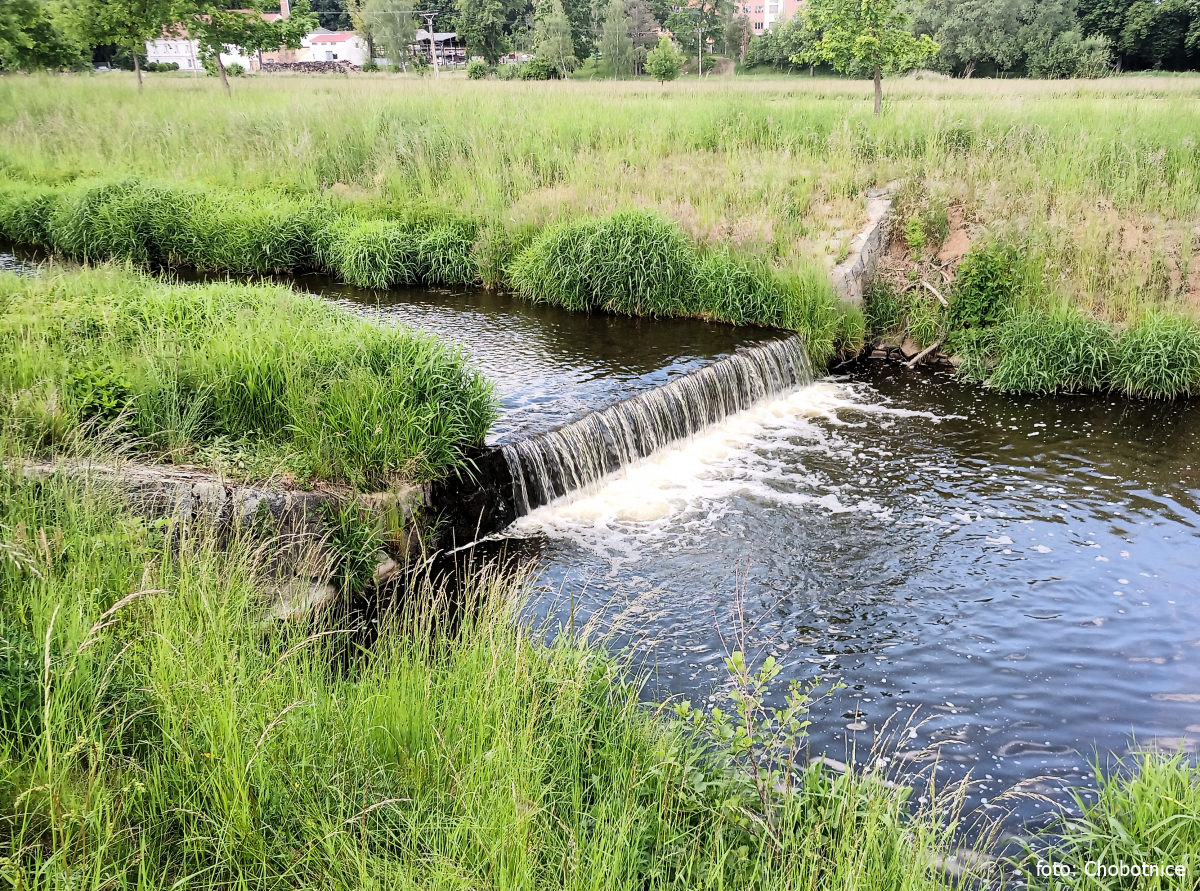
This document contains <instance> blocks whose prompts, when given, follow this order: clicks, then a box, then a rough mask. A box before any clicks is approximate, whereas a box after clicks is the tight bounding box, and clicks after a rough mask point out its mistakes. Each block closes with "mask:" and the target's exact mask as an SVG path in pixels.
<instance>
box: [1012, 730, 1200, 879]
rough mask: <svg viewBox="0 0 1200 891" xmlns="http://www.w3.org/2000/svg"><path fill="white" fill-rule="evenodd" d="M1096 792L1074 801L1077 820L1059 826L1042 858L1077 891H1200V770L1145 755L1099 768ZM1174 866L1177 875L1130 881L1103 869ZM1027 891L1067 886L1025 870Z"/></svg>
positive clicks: (1174, 758) (1172, 758)
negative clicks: (1128, 890)
mask: <svg viewBox="0 0 1200 891" xmlns="http://www.w3.org/2000/svg"><path fill="white" fill-rule="evenodd" d="M1096 785H1097V787H1098V789H1099V793H1098V795H1097V797H1096V798H1095V799H1094V800H1088V799H1085V798H1083V797H1079V796H1077V799H1076V804H1077V806H1078V809H1079V812H1080V816H1079V817H1078V818H1075V819H1064V820H1063V821H1062V822H1061V824H1060V825H1059V826H1056V827H1054V829H1053V830H1052V834H1057V836H1058V837H1057V838H1055V844H1054V846H1053V848H1052V849H1051V850H1050V851H1049V852H1044V853H1042V854H1040V857H1041V858H1042V859H1046V860H1049V861H1052V862H1054V863H1055V864H1058V865H1059V867H1060V868H1064V869H1065V870H1067V871H1069V874H1070V880H1069V883H1070V887H1071V888H1073V889H1078V891H1116V889H1124V888H1139V889H1145V891H1168V889H1170V891H1176V889H1193V888H1196V887H1200V765H1197V764H1196V763H1195V761H1194V760H1193V759H1190V758H1189V757H1188V756H1187V755H1185V754H1183V753H1180V754H1176V755H1162V754H1149V753H1147V754H1141V755H1138V756H1135V757H1133V758H1131V759H1129V760H1128V761H1124V762H1118V763H1117V764H1115V765H1113V766H1112V767H1111V768H1109V769H1101V768H1100V766H1099V765H1098V766H1097V768H1096ZM1122 864H1124V865H1126V866H1127V867H1142V866H1157V867H1159V868H1160V869H1161V868H1162V867H1165V866H1170V867H1173V868H1176V869H1181V872H1179V873H1178V874H1175V875H1167V874H1163V873H1161V872H1160V874H1159V875H1156V876H1147V877H1132V878H1131V877H1130V876H1129V875H1128V874H1126V875H1124V876H1122V875H1120V874H1119V873H1118V874H1115V875H1108V874H1102V873H1100V871H1099V869H1098V868H1097V867H1098V866H1104V867H1113V868H1117V869H1118V870H1119V868H1120V866H1121V865H1122ZM1026 878H1027V879H1028V881H1029V887H1032V888H1035V889H1042V888H1047V889H1049V888H1057V887H1062V884H1061V883H1062V880H1061V879H1059V880H1053V879H1050V878H1048V877H1046V876H1044V875H1043V876H1039V875H1038V872H1037V870H1036V868H1032V867H1029V868H1027V869H1026Z"/></svg>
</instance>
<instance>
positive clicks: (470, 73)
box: [467, 59, 492, 80]
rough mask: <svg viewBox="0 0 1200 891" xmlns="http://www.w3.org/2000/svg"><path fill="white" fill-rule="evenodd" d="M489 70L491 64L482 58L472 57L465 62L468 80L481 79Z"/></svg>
mask: <svg viewBox="0 0 1200 891" xmlns="http://www.w3.org/2000/svg"><path fill="white" fill-rule="evenodd" d="M491 71H492V69H491V66H489V65H488V63H487V62H485V61H483V59H472V60H471V61H470V62H468V63H467V78H468V79H470V80H483V79H484V78H485V77H487V76H488V75H489V74H490V73H491Z"/></svg>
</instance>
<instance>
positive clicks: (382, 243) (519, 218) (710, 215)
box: [0, 76, 1200, 396]
mask: <svg viewBox="0 0 1200 891" xmlns="http://www.w3.org/2000/svg"><path fill="white" fill-rule="evenodd" d="M866 96H867V85H865V84H859V83H855V82H848V81H843V80H829V79H816V80H813V81H808V80H806V79H804V78H791V79H780V80H769V79H764V78H753V79H749V80H746V81H742V80H739V79H736V78H735V79H729V78H725V79H711V80H708V81H705V82H703V83H694V82H688V81H685V82H680V83H677V84H673V85H670V86H666V87H663V86H660V85H647V84H641V83H627V82H622V83H603V84H601V83H562V84H527V83H508V82H505V83H498V82H466V81H462V80H449V81H447V82H444V83H433V82H426V81H419V80H415V79H408V80H404V79H389V78H387V77H385V76H378V77H366V76H364V77H361V78H355V79H354V80H353V81H348V80H345V79H340V80H335V79H325V80H323V79H321V78H302V77H294V78H292V77H289V78H280V79H268V78H255V79H249V80H247V81H245V82H239V84H238V89H237V90H236V91H235V93H234V96H233V98H232V99H231V100H228V101H227V100H225V99H224V98H223V97H221V96H220V95H219V94H218V92H217V90H216V86H215V84H214V83H212V82H209V81H207V80H204V79H200V80H193V79H188V78H181V77H156V78H151V81H150V84H149V87H148V89H147V90H146V92H145V93H144V94H143V95H142V96H138V95H136V94H135V91H134V88H133V86H132V83H129V82H126V81H125V80H121V79H112V78H107V77H106V78H48V77H45V78H24V77H17V78H11V77H10V78H6V79H4V80H2V81H0V125H3V126H2V129H0V235H7V237H9V238H10V239H13V240H34V241H36V240H37V238H38V232H39V231H41V236H40V237H41V238H42V239H43V240H48V241H49V242H50V243H51V246H58V247H60V248H62V249H65V250H67V251H70V252H75V253H88V255H89V256H95V255H96V253H100V254H111V253H114V252H115V253H117V254H119V255H126V256H132V257H133V258H134V259H138V256H139V254H141V255H146V254H151V255H153V256H149V258H148V259H150V260H152V261H158V262H183V263H193V264H195V265H204V266H209V267H211V268H217V269H230V270H231V271H250V272H254V271H264V270H267V269H270V268H295V267H297V266H305V265H318V266H321V265H324V266H325V267H326V268H329V269H330V270H332V271H333V272H334V273H335V274H338V275H340V276H342V277H343V278H345V279H346V280H348V281H352V282H356V283H362V284H368V285H385V284H388V283H389V282H394V281H446V282H459V281H464V280H467V279H475V280H479V281H482V282H484V283H486V284H489V285H492V286H500V287H510V288H513V289H515V290H518V291H520V292H522V293H525V294H526V296H528V297H530V298H532V299H541V300H553V301H557V302H562V303H564V304H566V305H570V306H575V307H577V308H586V309H596V308H601V309H609V310H616V311H629V312H638V313H648V314H675V313H684V314H693V315H707V316H710V317H715V318H725V319H729V320H731V321H741V322H757V323H763V324H776V325H783V326H786V327H794V328H797V329H799V330H803V331H806V333H809V334H810V335H811V337H812V339H813V341H814V344H813V347H814V351H815V352H817V353H825V354H830V353H832V352H834V351H842V352H845V351H847V350H854V349H856V348H857V346H858V345H859V344H860V343H861V341H862V338H863V326H862V321H861V319H858V318H856V317H855V316H854V314H851V315H850V316H848V317H846V318H844V319H843V320H842V321H841V322H838V323H831V322H830V321H829V320H828V318H827V316H828V315H829V313H828V311H822V312H818V313H816V315H817V316H819V317H820V319H821V322H820V324H819V325H815V326H811V330H810V325H809V324H808V322H807V320H808V319H809V318H811V317H812V316H813V315H814V312H813V310H812V308H813V307H814V306H816V305H818V304H830V302H831V298H830V296H829V294H828V293H827V290H826V289H823V288H822V287H821V285H820V278H821V277H820V276H819V275H818V274H817V273H818V272H820V271H821V270H823V269H825V268H827V267H828V266H830V265H831V264H832V263H834V262H835V261H836V260H838V259H840V258H841V257H842V256H843V255H844V253H845V251H846V248H847V245H848V242H849V239H850V237H851V235H852V234H853V233H854V232H855V231H856V230H857V228H858V227H859V225H860V222H861V217H862V212H863V198H862V192H863V190H864V189H866V188H869V187H879V186H884V185H887V184H889V183H893V184H896V189H897V201H896V208H895V211H896V213H895V215H894V225H893V239H892V252H891V257H890V259H889V261H888V264H887V267H888V281H889V283H890V286H891V287H890V289H889V293H888V294H887V295H885V297H884V299H883V301H882V302H883V303H884V304H885V306H884V307H883V310H882V311H877V312H874V313H871V314H870V315H871V319H870V320H869V321H870V323H871V328H872V331H871V333H872V334H874V335H876V336H881V337H885V338H887V337H891V338H895V339H896V340H902V339H903V338H904V336H905V335H906V334H907V335H909V336H912V337H914V339H915V340H916V341H917V342H919V343H920V344H921V345H924V344H925V343H931V342H933V341H935V340H945V341H947V346H948V348H951V349H952V350H953V351H955V352H958V353H960V354H961V356H962V358H963V359H964V360H965V362H964V366H963V368H964V372H965V373H967V374H972V375H974V376H975V377H977V378H979V379H981V380H988V381H989V382H990V383H992V384H994V385H997V386H1001V387H1004V388H1007V389H1014V390H1033V391H1042V390H1047V389H1054V388H1060V387H1061V388H1087V387H1100V388H1111V389H1116V390H1120V391H1124V392H1128V393H1130V394H1134V395H1154V396H1162V395H1174V394H1178V393H1184V392H1189V391H1193V390H1196V389H1197V388H1198V387H1200V334H1197V329H1196V319H1197V317H1198V315H1200V262H1197V260H1196V258H1195V247H1196V245H1197V243H1198V240H1200V233H1198V232H1197V231H1196V225H1197V220H1198V219H1200V212H1198V202H1200V146H1198V145H1197V142H1196V139H1195V136H1194V134H1195V133H1196V132H1197V131H1200V126H1198V125H1200V114H1198V113H1197V111H1196V99H1197V97H1198V96H1200V80H1196V79H1194V78H1189V77H1179V78H1153V77H1144V78H1137V77H1131V78H1113V79H1109V80H1104V81H1089V82H1030V81H991V82H985V81H947V80H936V79H934V80H916V79H900V80H894V81H892V82H891V83H890V84H889V85H888V90H887V96H888V103H887V107H886V110H885V114H884V115H883V116H882V117H881V118H880V119H875V118H873V116H872V115H871V109H870V107H869V102H867V101H866ZM581 108H586V109H587V113H586V114H581V113H580V109H581ZM129 177H135V178H136V179H135V180H131V179H129ZM114 181H115V182H114ZM4 196H7V198H5V197H4ZM88 196H91V197H88ZM101 199H103V200H101ZM39 201H42V202H43V204H42V205H38V202H39ZM62 201H65V202H66V203H67V204H68V205H70V206H69V207H68V208H67V209H66V210H62V209H61V208H58V209H59V211H60V213H59V217H60V222H59V223H58V224H57V228H55V225H50V226H49V231H44V230H45V226H43V230H38V225H40V224H39V222H38V219H37V212H36V211H31V210H30V207H31V206H33V205H37V206H41V207H43V209H44V207H45V202H49V203H50V204H55V205H56V207H57V204H56V202H62ZM114 202H115V203H114ZM197 202H199V206H200V207H201V208H202V210H199V211H198V210H196V209H195V208H196V207H197ZM110 204H113V206H114V207H115V210H113V211H112V217H113V219H116V220H118V221H119V218H120V217H121V215H122V214H125V213H128V212H129V211H130V209H131V208H132V209H133V210H134V211H136V212H138V213H141V214H144V215H145V217H146V218H147V219H149V220H151V221H152V220H153V219H154V218H155V215H156V214H158V215H159V216H160V224H161V225H162V226H165V227H166V228H168V229H170V228H172V227H173V225H174V223H175V222H177V221H181V220H187V219H192V220H196V219H214V220H220V221H221V225H220V226H217V227H216V231H204V232H199V233H190V234H189V237H188V238H186V239H182V243H180V241H179V240H175V241H171V240H169V239H167V240H164V239H161V238H159V239H158V240H155V237H154V236H153V233H150V234H148V235H147V234H143V235H138V236H137V237H136V238H134V239H133V240H132V242H131V241H130V240H129V239H128V238H124V237H118V236H120V235H122V232H118V231H114V229H113V228H110V229H107V230H104V231H102V232H99V233H97V232H94V231H86V230H87V227H86V226H84V227H83V229H80V227H78V226H74V227H73V226H72V225H70V219H71V216H72V214H71V208H75V210H76V211H77V212H76V213H75V215H74V216H75V218H76V219H78V218H80V216H81V214H82V218H83V219H84V220H85V221H86V220H89V219H92V218H94V216H95V215H94V214H92V215H91V216H89V213H90V211H89V209H90V208H93V207H103V208H108V207H109V205H110ZM634 211H649V212H650V214H652V215H654V216H651V217H649V218H647V219H644V220H641V221H640V222H641V223H644V225H638V226H634V227H632V228H631V227H629V226H625V227H624V228H622V226H621V225H619V223H620V218H618V219H617V221H616V223H614V221H613V219H612V215H613V214H614V213H616V214H620V213H630V212H634ZM105 213H108V211H107V210H106V211H105ZM31 214H32V217H33V218H34V219H33V220H32V222H31V216H30V215H31ZM49 216H51V217H53V216H54V214H53V213H49ZM108 219H109V217H105V220H108ZM330 220H332V221H333V222H332V223H330V222H329V221H330ZM662 220H665V221H669V223H670V229H672V230H674V231H672V232H668V233H667V234H666V235H665V236H664V234H663V229H662V227H661V226H660V225H659V223H660V222H661V221H662ZM588 221H590V222H588ZM43 222H44V221H43ZM627 222H628V221H627ZM635 222H638V221H636V220H635ZM285 224H286V225H285ZM121 225H124V224H119V222H114V223H113V227H115V229H120V227H121ZM288 225H290V226H293V227H295V229H294V231H296V232H297V233H298V235H297V238H298V240H296V241H295V242H294V243H291V242H287V241H286V240H285V242H284V243H282V244H279V245H275V246H271V245H269V244H264V243H265V242H270V241H271V239H269V238H265V237H259V236H258V235H257V233H259V232H261V231H272V232H278V231H281V230H282V229H286V228H287V226H288ZM256 227H257V228H256ZM573 227H574V228H573ZM589 227H590V228H589ZM212 228H213V227H211V226H210V227H209V229H212ZM614 231H616V233H617V234H616V235H614ZM31 232H32V235H31V234H30V233H31ZM675 233H679V234H680V235H681V236H682V237H683V238H684V239H686V243H685V242H681V241H680V240H679V238H677V237H675ZM124 234H125V235H127V234H128V233H127V232H124ZM147 239H149V240H147ZM231 244H232V245H234V248H233V249H232V250H231V248H230V245H231ZM238 245H241V246H242V248H245V246H246V245H253V246H255V250H256V251H258V253H257V254H255V253H254V251H250V250H248V249H238V248H237V246H238ZM581 245H582V247H581ZM971 248H974V249H975V250H976V251H977V252H978V251H982V252H985V253H987V252H989V251H990V255H989V256H990V257H992V258H995V257H997V256H999V257H1000V258H1001V262H998V263H992V264H991V267H992V273H991V279H989V280H988V281H984V282H983V283H982V285H980V284H979V276H976V290H975V293H974V295H969V296H968V297H966V298H965V299H964V301H963V303H964V305H965V304H968V303H972V302H978V301H979V300H981V299H982V300H983V303H984V304H985V305H984V306H983V307H982V310H980V308H979V307H976V309H975V311H974V312H969V313H965V314H964V313H962V312H959V313H953V312H951V313H945V312H943V311H942V309H941V307H940V305H939V304H938V303H937V302H936V301H935V300H934V298H933V296H932V294H931V293H930V292H929V291H928V290H927V289H926V288H925V287H924V286H923V285H921V282H922V281H926V282H929V283H930V284H932V285H933V286H934V287H935V288H936V289H938V290H939V292H944V293H949V294H950V296H951V299H952V300H953V299H954V287H953V284H952V281H953V279H954V276H955V274H956V271H957V267H958V265H959V263H960V261H961V260H962V259H963V257H964V255H967V254H970V252H971ZM630 249H632V250H634V251H635V252H639V253H648V254H649V255H650V256H653V257H655V261H654V262H652V263H651V262H647V263H645V264H644V265H645V278H644V280H643V281H642V282H641V283H639V284H637V285H636V286H634V285H631V284H630V283H629V282H626V281H619V282H617V283H616V285H615V286H614V283H613V279H612V277H611V276H608V275H606V274H597V275H594V276H584V278H583V280H582V282H577V285H578V286H577V287H574V288H568V287H565V286H564V287H560V288H556V287H554V286H553V284H551V283H553V282H562V281H567V280H569V279H570V275H569V274H568V273H569V271H570V270H571V269H572V268H574V269H579V268H583V269H585V270H586V269H591V268H592V265H593V262H594V261H596V260H597V259H598V260H600V261H601V262H600V263H599V266H600V267H601V268H603V267H604V264H605V263H608V264H610V265H612V266H613V267H614V268H628V264H627V263H625V262H624V256H623V254H622V251H625V250H630ZM306 251H307V252H308V253H310V254H313V255H314V256H313V257H311V258H306V257H305V256H304V254H305V252H306ZM251 254H253V255H254V256H250V255H251ZM231 257H232V258H233V259H231ZM255 257H256V258H257V259H255ZM1004 258H1007V260H1005V259H1004ZM976 265H977V266H978V265H980V264H976ZM984 265H986V261H985V263H984ZM631 288H632V290H633V291H634V292H635V293H633V294H632V295H631V294H630V293H628V292H629V291H630V290H631ZM981 289H982V293H983V294H984V297H983V298H980V297H979V294H980V293H981ZM581 295H582V299H580V298H581ZM729 295H733V298H732V299H731V298H730V296H729ZM747 295H749V296H747ZM981 311H982V313H983V315H982V321H983V322H984V323H985V324H986V325H987V326H989V327H992V328H994V329H995V330H992V331H989V332H983V333H981V332H980V331H979V330H978V328H980V327H981V325H980V320H981V316H980V312H981ZM1021 325H1024V328H1022V327H1021ZM1031 326H1032V328H1031ZM1031 330H1032V331H1033V332H1034V333H1035V334H1037V335H1038V337H1039V338H1041V339H1042V340H1044V341H1045V343H1046V344H1047V346H1046V348H1045V349H1038V350H1034V351H1020V350H1017V349H1016V345H1018V344H1019V343H1022V342H1024V343H1028V342H1029V333H1030V331H1031ZM1131 331H1134V332H1136V333H1135V334H1134V335H1133V336H1130V337H1127V336H1126V335H1127V334H1128V333H1129V332H1131ZM1013 353H1016V355H1012V354H1013ZM1077 354H1078V355H1077ZM1048 355H1055V356H1057V357H1059V361H1058V362H1057V364H1050V365H1045V364H1041V358H1040V357H1043V356H1048ZM1064 356H1065V358H1063V357H1064ZM1010 357H1011V358H1010ZM1131 357H1133V359H1136V360H1137V361H1135V362H1133V367H1130V364H1131ZM1005 359H1010V361H1008V363H1007V364H1005V362H1004V360H1005Z"/></svg>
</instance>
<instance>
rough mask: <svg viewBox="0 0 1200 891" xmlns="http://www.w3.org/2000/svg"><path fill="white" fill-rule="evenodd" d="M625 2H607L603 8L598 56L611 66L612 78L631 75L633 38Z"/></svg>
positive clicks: (611, 0) (615, 0)
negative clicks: (630, 33) (602, 25)
mask: <svg viewBox="0 0 1200 891" xmlns="http://www.w3.org/2000/svg"><path fill="white" fill-rule="evenodd" d="M629 31H630V19H629V13H628V12H627V11H626V8H625V0H609V2H608V5H607V6H605V7H604V27H603V28H602V30H601V32H600V55H601V56H603V58H604V62H605V64H606V65H609V66H611V68H612V74H613V77H621V76H622V75H627V74H632V73H633V38H632V37H630V36H629Z"/></svg>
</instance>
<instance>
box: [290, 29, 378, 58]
mask: <svg viewBox="0 0 1200 891" xmlns="http://www.w3.org/2000/svg"><path fill="white" fill-rule="evenodd" d="M320 30H323V29H320ZM303 46H304V47H306V48H307V58H306V59H304V61H307V62H349V63H350V64H351V65H358V66H359V67H362V64H363V62H365V61H366V60H367V42H366V41H365V40H363V39H362V38H361V37H359V36H358V35H357V34H355V33H354V32H353V31H332V32H328V33H324V34H321V33H318V32H313V33H312V34H309V35H308V36H307V37H305V38H304V41H303Z"/></svg>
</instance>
